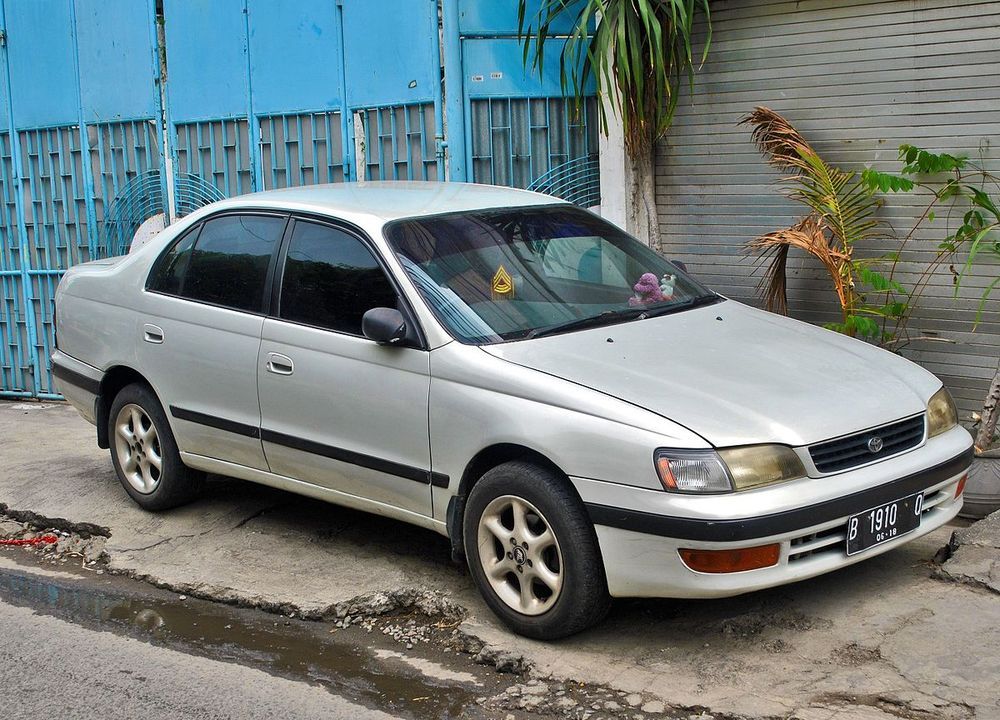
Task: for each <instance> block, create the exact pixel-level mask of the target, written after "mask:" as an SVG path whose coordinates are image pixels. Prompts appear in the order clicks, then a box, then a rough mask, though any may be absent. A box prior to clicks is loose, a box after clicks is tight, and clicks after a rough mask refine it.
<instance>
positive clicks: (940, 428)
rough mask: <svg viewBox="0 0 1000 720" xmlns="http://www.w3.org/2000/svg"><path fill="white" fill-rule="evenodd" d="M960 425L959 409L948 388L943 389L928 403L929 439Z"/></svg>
mask: <svg viewBox="0 0 1000 720" xmlns="http://www.w3.org/2000/svg"><path fill="white" fill-rule="evenodd" d="M956 425H958V409H957V408H956V407H955V401H954V400H952V399H951V393H950V392H948V388H941V389H940V390H938V391H937V392H936V393H934V395H932V396H931V399H930V400H928V401H927V437H934V436H935V435H940V434H941V433H943V432H945V431H946V430H951V429H952V428H953V427H955V426H956Z"/></svg>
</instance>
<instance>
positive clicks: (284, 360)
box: [265, 353, 295, 375]
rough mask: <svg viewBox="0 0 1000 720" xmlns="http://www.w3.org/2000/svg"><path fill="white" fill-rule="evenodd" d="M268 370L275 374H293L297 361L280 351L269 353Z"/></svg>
mask: <svg viewBox="0 0 1000 720" xmlns="http://www.w3.org/2000/svg"><path fill="white" fill-rule="evenodd" d="M265 367H267V371H268V372H271V373H274V374H275V375H291V374H292V373H293V372H295V363H293V362H292V359H291V358H290V357H288V356H287V355H281V354H279V353H268V354H267V365H266V366H265Z"/></svg>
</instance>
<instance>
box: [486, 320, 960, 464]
mask: <svg viewBox="0 0 1000 720" xmlns="http://www.w3.org/2000/svg"><path fill="white" fill-rule="evenodd" d="M483 350H485V351H486V352H488V353H490V354H492V355H494V356H496V357H499V358H502V359H504V360H508V361H510V362H512V363H517V364H518V365H522V366H525V367H529V368H532V369H535V370H538V371H541V372H544V373H548V374H550V375H555V376H557V377H560V378H563V379H565V380H569V381H571V382H574V383H577V384H579V385H584V386H586V387H588V388H592V389H594V390H598V391H600V392H603V393H605V394H607V395H611V396H614V397H616V398H619V399H621V400H625V401H627V402H629V403H632V404H634V405H638V406H640V407H643V408H645V409H647V410H650V411H652V412H654V413H657V414H659V415H662V416H664V417H666V418H668V419H670V420H672V421H674V422H676V423H679V424H681V425H683V426H685V427H687V428H688V429H690V430H692V431H694V432H696V433H698V434H699V435H701V436H702V437H703V438H705V439H706V440H707V441H708V442H710V443H712V444H713V445H715V446H717V447H724V446H732V445H748V444H755V443H782V444H786V445H792V446H797V445H807V444H811V443H814V442H818V441H820V440H826V439H829V438H833V437H838V436H841V435H846V434H849V433H852V432H856V431H859V430H863V429H866V428H870V427H874V426H877V425H880V424H883V423H887V422H891V421H893V420H897V419H900V418H903V417H906V416H909V415H913V414H916V413H919V412H921V411H923V410H924V409H926V404H927V400H928V399H930V396H931V395H933V394H934V392H935V391H936V390H937V389H938V388H939V387H940V385H941V383H940V381H939V380H937V379H936V378H935V377H934V376H933V375H931V374H930V373H929V372H927V371H926V370H924V369H922V368H921V367H919V366H917V365H915V364H913V363H911V362H909V361H907V360H905V359H903V358H901V357H899V356H898V355H894V354H892V353H889V352H887V351H884V350H880V349H879V348H876V347H873V346H871V345H869V344H867V343H864V342H861V341H858V340H853V339H851V338H848V337H845V336H843V335H840V334H838V333H835V332H831V331H829V330H824V329H822V328H818V327H815V326H813V325H809V324H807V323H802V322H798V321H796V320H791V319H789V318H786V317H782V316H779V315H774V314H772V313H768V312H764V311H763V310H757V309H754V308H751V307H748V306H746V305H742V304H740V303H737V302H734V301H732V300H727V301H724V302H721V303H718V304H714V305H709V306H705V307H700V308H695V309H692V310H687V311H683V312H678V313H676V314H673V315H665V316H661V317H658V318H649V319H646V320H635V321H632V322H627V323H623V324H619V325H610V326H605V327H599V328H593V329H589V330H583V331H578V332H570V333H565V334H562V335H553V336H549V337H544V338H536V339H533V340H524V341H520V342H511V343H504V344H497V345H489V346H484V347H483Z"/></svg>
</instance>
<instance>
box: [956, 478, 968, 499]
mask: <svg viewBox="0 0 1000 720" xmlns="http://www.w3.org/2000/svg"><path fill="white" fill-rule="evenodd" d="M968 479H969V474H968V473H966V474H965V475H963V476H962V479H961V480H959V481H958V487H956V488H955V499H956V500H958V498H960V497H961V496H962V493H963V492H965V481H966V480H968Z"/></svg>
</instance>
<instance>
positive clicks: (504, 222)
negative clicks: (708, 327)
mask: <svg viewBox="0 0 1000 720" xmlns="http://www.w3.org/2000/svg"><path fill="white" fill-rule="evenodd" d="M386 238H387V240H388V241H389V244H390V245H391V246H392V249H393V250H394V251H395V253H396V255H397V257H398V258H399V260H400V262H401V263H402V265H403V267H404V268H405V269H406V271H407V273H408V274H409V276H410V278H411V279H412V280H413V282H414V284H415V285H416V286H417V288H418V289H419V290H420V292H421V294H422V295H423V297H424V300H425V301H426V302H427V304H428V305H429V306H430V308H431V309H432V310H433V311H434V313H435V314H436V316H437V317H438V319H439V320H440V321H441V322H442V323H443V324H444V325H445V326H446V327H447V329H448V331H449V332H450V333H451V334H452V335H453V336H454V337H455V338H456V339H458V340H460V341H462V342H465V343H474V344H485V343H496V342H503V341H507V340H519V339H522V338H526V337H537V336H539V335H542V334H554V333H557V332H569V331H571V330H575V329H580V328H583V327H592V326H595V325H602V324H611V323H615V322H624V321H627V320H632V319H638V318H642V317H648V316H651V315H654V314H657V315H658V314H664V313H667V312H677V311H680V310H682V309H686V308H688V307H693V306H694V305H696V304H699V303H700V302H703V301H714V300H715V299H717V298H718V296H716V295H715V294H714V293H712V292H710V291H709V290H707V289H706V288H705V287H703V286H702V285H700V284H699V283H697V282H696V281H695V280H693V279H692V278H691V277H690V276H688V275H687V274H685V273H684V272H682V271H681V270H680V269H679V268H677V267H676V266H675V265H674V264H672V263H670V262H668V261H667V260H665V259H663V258H662V257H660V256H659V255H658V254H656V253H655V252H653V251H652V250H650V249H649V248H648V247H646V246H645V245H643V244H642V243H640V242H639V241H637V240H635V239H634V238H632V237H630V236H629V235H627V234H626V233H624V232H622V231H621V230H619V229H618V228H616V227H615V226H614V225H612V224H610V223H608V222H606V221H604V220H602V219H601V218H599V217H598V216H596V215H594V214H592V213H590V212H587V211H585V210H583V209H581V208H576V207H572V206H568V205H554V206H543V207H527V208H504V209H490V210H479V211H472V212H463V213H461V214H458V213H456V214H452V215H440V216H432V217H425V218H414V219H409V220H400V221H397V222H394V223H392V224H390V225H388V226H387V227H386Z"/></svg>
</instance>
